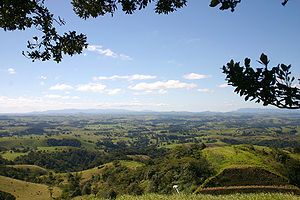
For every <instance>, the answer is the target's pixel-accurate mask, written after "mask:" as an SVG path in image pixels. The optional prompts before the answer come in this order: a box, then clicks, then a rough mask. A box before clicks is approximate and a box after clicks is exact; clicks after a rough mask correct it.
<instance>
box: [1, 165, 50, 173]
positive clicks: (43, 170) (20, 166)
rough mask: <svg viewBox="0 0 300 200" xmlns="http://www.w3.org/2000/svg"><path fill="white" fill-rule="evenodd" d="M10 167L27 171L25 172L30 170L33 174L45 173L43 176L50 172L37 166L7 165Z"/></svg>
mask: <svg viewBox="0 0 300 200" xmlns="http://www.w3.org/2000/svg"><path fill="white" fill-rule="evenodd" d="M7 166H8V167H13V168H17V169H25V170H27V169H28V170H30V171H33V172H39V173H43V174H47V173H48V170H47V169H45V168H43V167H40V166H37V165H7Z"/></svg>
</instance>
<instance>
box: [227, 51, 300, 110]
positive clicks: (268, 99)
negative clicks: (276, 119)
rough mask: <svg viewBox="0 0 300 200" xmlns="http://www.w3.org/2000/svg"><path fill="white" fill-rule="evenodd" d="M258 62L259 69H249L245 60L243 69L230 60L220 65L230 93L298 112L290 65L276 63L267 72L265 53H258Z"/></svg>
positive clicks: (299, 95) (298, 92)
mask: <svg viewBox="0 0 300 200" xmlns="http://www.w3.org/2000/svg"><path fill="white" fill-rule="evenodd" d="M258 62H259V63H260V64H261V65H262V66H263V67H262V68H257V69H254V68H252V67H251V60H250V59H249V58H246V59H245V60H244V66H241V65H240V63H239V62H235V61H234V60H231V61H230V62H229V63H227V65H226V66H223V73H224V74H226V81H227V82H228V84H229V85H232V86H233V87H235V90H234V92H236V93H238V94H239V95H240V96H244V97H245V101H248V100H250V101H253V100H255V102H257V103H260V102H263V105H264V106H267V105H274V106H276V107H278V108H288V109H299V108H300V89H299V88H297V87H296V86H295V84H294V81H295V77H292V76H291V72H290V68H291V65H285V64H278V65H277V66H276V67H272V68H271V69H269V68H268V65H269V62H270V61H269V59H268V57H267V56H266V55H265V54H261V56H260V60H259V61H258Z"/></svg>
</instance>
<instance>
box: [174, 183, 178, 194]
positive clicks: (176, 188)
mask: <svg viewBox="0 0 300 200" xmlns="http://www.w3.org/2000/svg"><path fill="white" fill-rule="evenodd" d="M173 188H174V189H175V190H176V192H177V193H178V194H179V190H178V185H173Z"/></svg>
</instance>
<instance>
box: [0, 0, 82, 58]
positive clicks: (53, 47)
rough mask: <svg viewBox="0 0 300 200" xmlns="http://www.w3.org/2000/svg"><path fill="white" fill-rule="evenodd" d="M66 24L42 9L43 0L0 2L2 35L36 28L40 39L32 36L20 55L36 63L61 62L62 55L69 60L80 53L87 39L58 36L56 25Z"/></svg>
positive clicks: (71, 34)
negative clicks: (37, 61)
mask: <svg viewBox="0 0 300 200" xmlns="http://www.w3.org/2000/svg"><path fill="white" fill-rule="evenodd" d="M57 24H58V25H59V26H60V25H64V24H65V22H64V21H63V20H62V19H61V18H58V19H56V18H55V17H54V15H53V14H52V13H51V12H50V11H49V10H48V8H47V7H46V6H45V3H44V0H14V1H10V0H3V1H0V27H1V28H3V29H4V30H5V31H14V30H25V29H28V28H32V27H34V28H36V29H37V30H38V31H40V32H41V34H42V36H40V37H38V36H34V37H33V39H32V41H28V42H27V43H28V44H27V48H28V51H26V52H24V51H23V55H25V56H27V57H29V58H30V59H32V61H35V60H42V61H46V60H50V59H53V60H54V61H56V62H60V61H61V60H62V56H63V54H68V55H70V56H72V55H74V54H79V53H82V50H83V49H84V48H85V47H87V42H86V41H87V38H86V36H85V35H84V34H77V33H76V31H70V32H66V33H64V34H59V33H58V31H57V29H56V27H55V25H57Z"/></svg>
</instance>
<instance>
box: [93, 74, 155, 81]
mask: <svg viewBox="0 0 300 200" xmlns="http://www.w3.org/2000/svg"><path fill="white" fill-rule="evenodd" d="M155 78H156V76H152V75H144V74H133V75H126V76H120V75H113V76H98V77H93V80H94V81H102V80H117V79H124V80H128V81H134V80H150V79H155Z"/></svg>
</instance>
